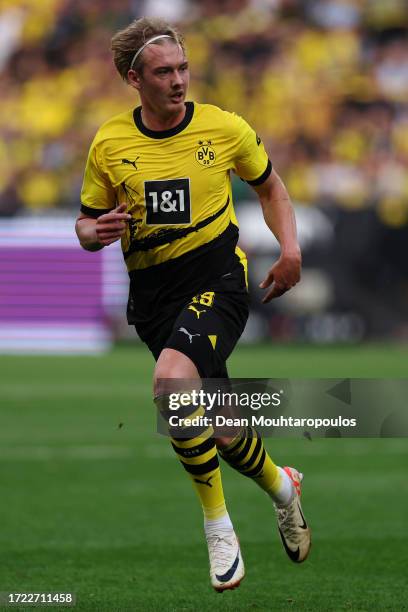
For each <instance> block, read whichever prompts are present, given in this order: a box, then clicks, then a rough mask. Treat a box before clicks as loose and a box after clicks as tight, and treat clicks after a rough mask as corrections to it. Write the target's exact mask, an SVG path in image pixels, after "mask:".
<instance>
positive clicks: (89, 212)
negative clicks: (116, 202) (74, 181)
mask: <svg viewBox="0 0 408 612" xmlns="http://www.w3.org/2000/svg"><path fill="white" fill-rule="evenodd" d="M112 210H114V209H113V208H91V207H90V206H85V204H81V213H83V214H84V215H86V216H87V217H92V219H97V218H98V217H100V216H101V215H106V213H109V212H112Z"/></svg>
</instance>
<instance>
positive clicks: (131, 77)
mask: <svg viewBox="0 0 408 612" xmlns="http://www.w3.org/2000/svg"><path fill="white" fill-rule="evenodd" d="M127 80H128V83H129V85H131V86H132V87H134V88H135V89H137V90H139V89H140V82H141V76H140V73H139V72H136V70H129V72H128V74H127Z"/></svg>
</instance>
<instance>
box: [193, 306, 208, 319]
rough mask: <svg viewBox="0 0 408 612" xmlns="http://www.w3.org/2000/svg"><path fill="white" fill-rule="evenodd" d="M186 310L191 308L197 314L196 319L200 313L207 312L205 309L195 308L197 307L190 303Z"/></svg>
mask: <svg viewBox="0 0 408 612" xmlns="http://www.w3.org/2000/svg"><path fill="white" fill-rule="evenodd" d="M188 310H193V311H194V312H195V313H196V315H197V319H199V318H200V314H203V312H207V311H206V310H197V308H196V307H195V306H193V305H192V304H190V306H189V307H188Z"/></svg>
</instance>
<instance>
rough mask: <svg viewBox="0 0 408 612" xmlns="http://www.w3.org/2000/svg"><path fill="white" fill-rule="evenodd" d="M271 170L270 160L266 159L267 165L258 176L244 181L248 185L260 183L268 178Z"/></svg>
mask: <svg viewBox="0 0 408 612" xmlns="http://www.w3.org/2000/svg"><path fill="white" fill-rule="evenodd" d="M271 172H272V163H271V160H270V159H268V163H267V166H266V168H265V170H264V172H262V174H261V176H258V178H257V179H254V180H253V181H246V182H247V183H248V185H262V183H264V182H265V181H266V179H267V178H268V176H269V175H270V173H271Z"/></svg>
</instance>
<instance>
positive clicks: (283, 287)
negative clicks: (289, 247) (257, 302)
mask: <svg viewBox="0 0 408 612" xmlns="http://www.w3.org/2000/svg"><path fill="white" fill-rule="evenodd" d="M301 267H302V256H301V253H300V249H299V248H297V249H295V250H294V251H291V252H284V253H282V254H281V256H280V257H279V259H278V261H277V262H276V263H274V264H273V266H272V268H271V269H270V270H269V272H268V274H267V275H266V277H265V278H264V280H263V281H262V282H261V283H260V284H259V286H260V287H261V289H266V288H267V287H271V288H270V289H269V291H268V292H267V293H266V295H264V297H263V299H262V304H266V303H267V302H270V301H271V300H273V299H274V298H277V297H280V296H281V295H283V294H284V293H286V291H289V289H291V288H292V287H294V286H295V285H296V283H298V282H299V281H300V270H301Z"/></svg>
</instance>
